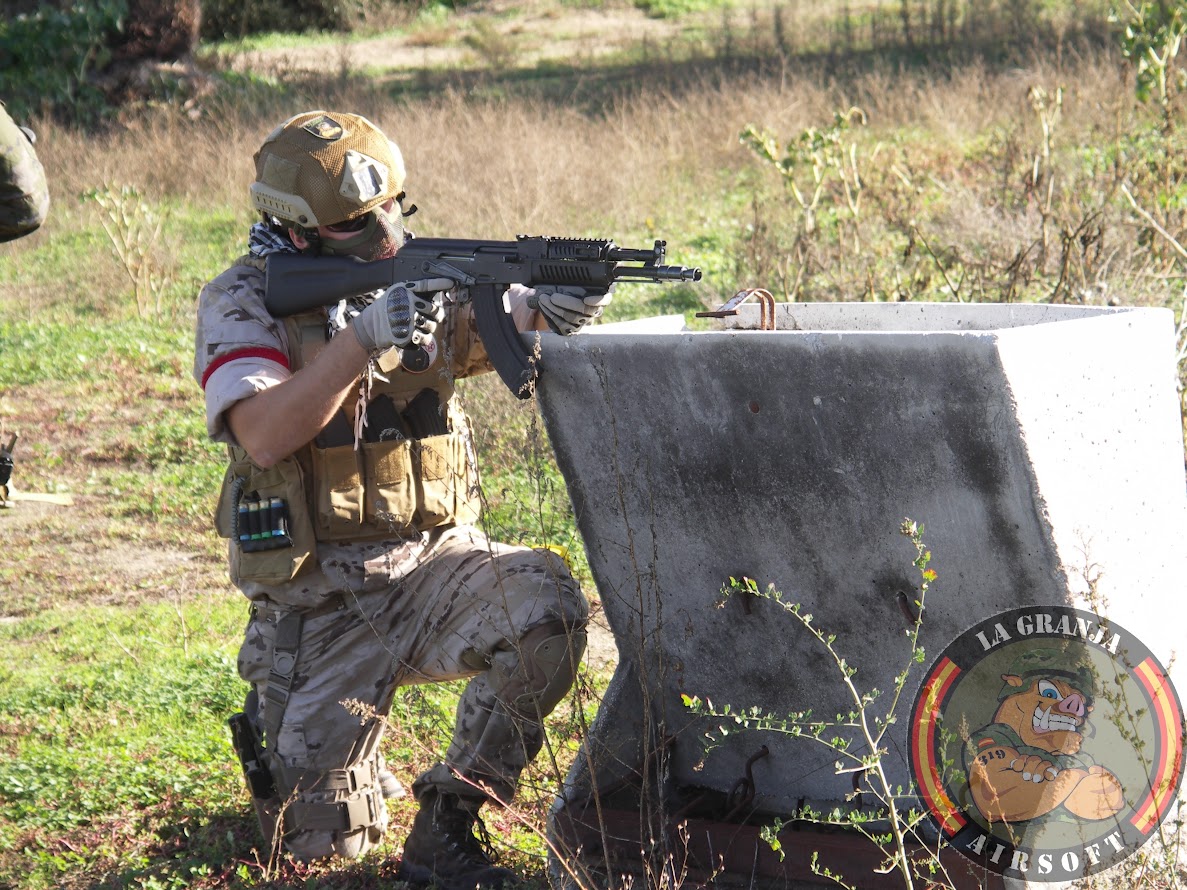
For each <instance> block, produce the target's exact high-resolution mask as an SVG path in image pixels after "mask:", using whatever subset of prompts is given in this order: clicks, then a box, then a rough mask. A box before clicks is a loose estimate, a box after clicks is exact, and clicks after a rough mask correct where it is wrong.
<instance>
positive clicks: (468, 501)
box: [412, 433, 480, 528]
mask: <svg viewBox="0 0 1187 890" xmlns="http://www.w3.org/2000/svg"><path fill="white" fill-rule="evenodd" d="M412 456H413V462H414V469H415V471H416V477H417V485H418V487H419V489H420V491H419V493H418V494H419V498H418V500H419V502H420V503H419V509H418V511H417V524H418V525H419V526H420V527H421V528H432V527H434V526H437V525H442V524H444V523H447V522H448V523H453V524H456V525H470V524H472V523H474V522H477V520H478V513H479V509H480V504H479V501H478V499H477V497H473V496H471V490H472V489H473V488H474V478H473V474H472V473H471V472H470V463H469V460H468V459H467V454H466V441H465V438H464V437H463V436H461V435H459V434H458V433H448V434H446V435H444V436H427V437H425V438H423V439H417V440H416V445H415V448H414V449H413V452H412Z"/></svg>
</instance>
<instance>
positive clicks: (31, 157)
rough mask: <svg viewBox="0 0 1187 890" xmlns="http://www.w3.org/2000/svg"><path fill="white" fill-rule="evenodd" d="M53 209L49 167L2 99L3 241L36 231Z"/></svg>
mask: <svg viewBox="0 0 1187 890" xmlns="http://www.w3.org/2000/svg"><path fill="white" fill-rule="evenodd" d="M48 212H49V189H48V188H47V186H46V184H45V170H44V169H43V168H42V166H41V161H39V160H38V159H37V153H36V152H35V151H34V150H33V145H32V143H30V142H29V139H28V137H27V136H25V134H24V133H23V132H22V131H21V129H20V127H18V126H17V125H16V123H14V122H13V119H12V118H11V117H9V116H8V111H7V110H6V109H5V108H4V104H3V103H2V102H0V241H12V240H13V239H14V238H20V237H21V236H22V235H28V234H29V233H30V232H32V231H34V230H36V229H37V228H38V227H39V226H40V225H41V224H42V223H43V222H45V215H46V214H47V213H48Z"/></svg>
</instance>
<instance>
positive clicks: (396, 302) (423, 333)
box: [351, 278, 453, 352]
mask: <svg viewBox="0 0 1187 890" xmlns="http://www.w3.org/2000/svg"><path fill="white" fill-rule="evenodd" d="M451 287H453V281H452V280H450V279H448V278H428V279H425V280H423V281H404V282H401V283H399V284H393V285H392V286H391V287H389V288H388V289H387V290H385V291H384V292H383V294H382V295H381V296H380V297H379V298H378V299H376V300H375V302H373V303H372V304H371V305H370V306H368V307H367V308H366V309H364V310H363V311H362V312H360V313H359V314H358V316H357V317H356V318H355V319H354V321H353V322H352V323H351V324H352V327H353V328H354V333H355V336H356V337H358V338H359V343H361V344H362V345H363V348H364V349H366V350H367V351H368V352H378V351H383V350H385V349H390V348H391V347H393V346H396V347H398V348H400V349H408V348H409V347H413V346H419V345H420V344H422V343H424V342H426V341H427V340H428V339H429V338H431V337H432V336H433V331H435V330H436V329H437V325H439V324H441V322H442V321H444V320H445V306H444V304H443V302H442V298H441V296H440V294H441V292H442V291H446V290H448V289H449V288H451Z"/></svg>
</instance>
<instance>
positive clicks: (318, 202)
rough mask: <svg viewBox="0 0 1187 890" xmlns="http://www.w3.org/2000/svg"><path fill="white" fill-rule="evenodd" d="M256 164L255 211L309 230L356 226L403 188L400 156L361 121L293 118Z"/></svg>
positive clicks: (317, 114)
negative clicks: (347, 224) (355, 222)
mask: <svg viewBox="0 0 1187 890" xmlns="http://www.w3.org/2000/svg"><path fill="white" fill-rule="evenodd" d="M255 163H256V181H255V182H253V183H252V184H251V201H252V204H253V205H254V206H255V208H256V209H257V210H260V211H262V212H263V213H265V214H267V215H268V216H274V217H276V218H278V219H280V220H281V221H282V222H286V223H289V224H293V225H297V226H300V227H301V228H305V229H311V228H315V227H316V226H331V225H336V224H338V223H342V222H347V221H348V220H352V219H356V218H357V217H360V216H362V215H363V214H365V213H367V212H368V211H369V210H371V209H372V208H374V207H378V206H379V205H380V204H383V203H384V202H385V201H387V200H388V199H389V198H395V199H397V200H399V199H400V197H401V196H402V191H403V188H404V175H405V174H404V158H403V156H402V155H401V154H400V149H399V148H398V147H397V146H396V144H395V143H394V142H392V141H391V140H389V139H388V138H387V137H386V136H385V135H384V134H383V133H382V132H381V131H380V129H379V128H378V127H376V126H375V125H374V124H373V123H371V122H370V121H369V120H367V119H366V118H365V117H361V116H359V115H357V114H346V113H339V112H332V111H307V112H304V113H302V114H297V115H294V116H293V117H290V118H289V119H288V120H287V121H285V122H284V123H283V124H281V125H280V126H279V127H277V128H276V129H275V130H273V131H272V132H271V133H269V134H268V137H267V138H266V139H265V140H264V144H263V145H262V146H260V150H259V151H257V152H256V154H255Z"/></svg>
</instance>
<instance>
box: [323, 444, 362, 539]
mask: <svg viewBox="0 0 1187 890" xmlns="http://www.w3.org/2000/svg"><path fill="white" fill-rule="evenodd" d="M312 451H313V476H314V480H315V484H316V486H317V498H316V500H317V504H316V507H317V516H316V519H315V522H316V523H317V532H318V535H317V536H318V539H319V540H323V541H345V540H350V539H351V538H356V537H358V536H359V534H360V533H361V532H362V523H363V476H362V474H361V473H360V472H359V454H358V452H356V451H355V450H354V446H353V445H334V446H331V447H329V448H319V447H318V446H317V445H314V446H313V447H312Z"/></svg>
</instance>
